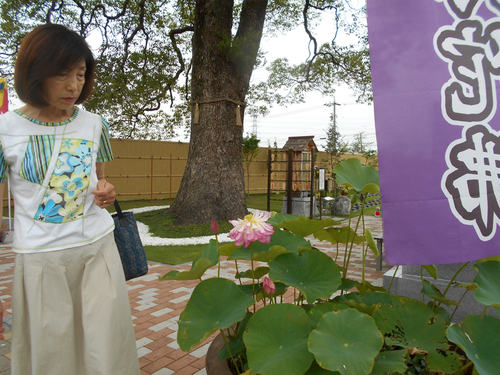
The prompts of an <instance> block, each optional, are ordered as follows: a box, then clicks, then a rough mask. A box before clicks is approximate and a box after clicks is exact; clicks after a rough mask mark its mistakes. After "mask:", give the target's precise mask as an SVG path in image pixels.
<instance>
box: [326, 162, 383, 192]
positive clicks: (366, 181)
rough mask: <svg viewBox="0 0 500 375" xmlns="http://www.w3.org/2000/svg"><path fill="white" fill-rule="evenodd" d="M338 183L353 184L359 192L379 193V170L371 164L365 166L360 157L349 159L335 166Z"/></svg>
mask: <svg viewBox="0 0 500 375" xmlns="http://www.w3.org/2000/svg"><path fill="white" fill-rule="evenodd" d="M335 173H336V175H337V183H338V184H339V185H347V186H352V187H353V188H354V189H355V190H356V191H357V192H359V193H371V194H374V193H378V192H379V191H380V187H379V186H380V182H379V177H378V172H377V171H376V170H375V169H374V168H373V167H371V166H369V167H363V166H362V165H361V162H360V161H359V160H358V159H355V158H352V159H347V160H344V161H343V162H341V163H340V164H337V166H336V167H335Z"/></svg>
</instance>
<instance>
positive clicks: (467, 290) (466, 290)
mask: <svg viewBox="0 0 500 375" xmlns="http://www.w3.org/2000/svg"><path fill="white" fill-rule="evenodd" d="M467 292H469V289H465V293H464V294H463V295H462V297H461V298H460V300H459V301H458V306H457V307H455V310H453V314H451V316H450V320H453V317H454V316H455V313H456V312H457V310H458V308H459V307H460V303H461V302H462V300H463V299H464V297H465V295H466V294H467Z"/></svg>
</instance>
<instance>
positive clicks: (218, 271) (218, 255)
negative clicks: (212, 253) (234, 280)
mask: <svg viewBox="0 0 500 375" xmlns="http://www.w3.org/2000/svg"><path fill="white" fill-rule="evenodd" d="M215 241H216V242H217V257H218V258H219V262H218V264H217V266H218V267H217V268H218V269H217V277H218V278H219V279H220V254H219V238H218V237H217V235H215Z"/></svg>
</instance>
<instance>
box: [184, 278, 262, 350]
mask: <svg viewBox="0 0 500 375" xmlns="http://www.w3.org/2000/svg"><path fill="white" fill-rule="evenodd" d="M253 304H254V299H253V298H252V297H250V296H248V295H246V294H244V293H243V292H242V291H241V290H240V288H239V287H238V286H237V285H236V284H235V283H234V282H232V281H230V280H226V279H208V280H203V281H202V282H200V283H199V284H198V286H197V287H196V288H195V289H194V291H193V294H192V295H191V298H190V299H189V302H188V303H187V305H186V308H185V310H184V311H183V312H182V314H181V315H180V318H179V331H178V332H177V342H178V344H179V346H180V347H181V349H182V350H184V351H189V350H191V349H193V348H195V347H196V346H197V345H198V344H200V343H201V342H203V341H204V340H205V339H207V338H208V337H209V336H210V335H211V334H212V333H214V332H215V331H217V330H219V329H227V328H229V327H230V326H231V325H232V324H233V323H236V322H239V321H240V320H242V319H243V318H244V317H245V315H246V309H247V307H249V306H251V305H253Z"/></svg>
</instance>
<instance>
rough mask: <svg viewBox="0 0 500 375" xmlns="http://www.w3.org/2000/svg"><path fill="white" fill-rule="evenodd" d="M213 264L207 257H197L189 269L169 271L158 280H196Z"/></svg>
mask: <svg viewBox="0 0 500 375" xmlns="http://www.w3.org/2000/svg"><path fill="white" fill-rule="evenodd" d="M213 266H215V264H214V263H213V262H212V261H211V260H210V259H208V258H200V259H197V260H196V262H193V264H192V265H191V269H190V270H189V271H186V272H179V271H170V272H169V273H167V274H165V275H163V276H162V277H160V278H159V279H160V280H196V279H199V278H201V277H202V276H203V274H204V273H205V271H206V270H208V269H209V268H210V267H213Z"/></svg>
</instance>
